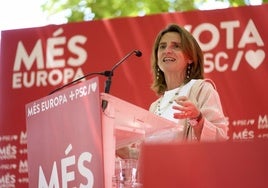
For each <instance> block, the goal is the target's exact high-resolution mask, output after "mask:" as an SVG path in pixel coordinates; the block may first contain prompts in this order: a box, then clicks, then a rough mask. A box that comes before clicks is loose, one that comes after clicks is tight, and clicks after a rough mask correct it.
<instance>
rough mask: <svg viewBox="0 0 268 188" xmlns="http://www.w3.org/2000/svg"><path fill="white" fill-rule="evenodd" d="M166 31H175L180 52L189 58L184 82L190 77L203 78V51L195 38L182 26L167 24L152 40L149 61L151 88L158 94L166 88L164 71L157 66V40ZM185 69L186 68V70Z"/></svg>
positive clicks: (162, 92)
mask: <svg viewBox="0 0 268 188" xmlns="http://www.w3.org/2000/svg"><path fill="white" fill-rule="evenodd" d="M168 32H176V33H178V34H179V35H180V37H181V45H182V52H183V53H184V55H185V57H187V58H188V59H190V60H191V61H192V63H191V64H190V67H191V70H190V74H189V78H187V77H186V74H187V73H186V72H185V80H184V84H186V83H188V82H189V81H190V80H191V79H203V78H204V59H203V52H202V50H201V48H200V46H199V45H198V43H197V41H196V40H195V38H194V37H193V36H192V35H191V34H190V33H189V32H188V31H187V30H186V29H184V28H183V27H180V26H178V25H176V24H171V25H168V26H167V27H166V28H165V29H163V30H162V31H160V32H159V34H158V35H157V37H156V40H155V42H154V47H153V52H152V57H151V63H152V72H153V83H152V86H151V88H152V90H154V91H155V92H156V93H157V94H158V95H162V94H164V92H165V91H166V88H167V84H166V80H165V77H164V73H163V72H162V71H161V70H160V68H159V67H158V58H157V53H158V47H159V42H160V40H161V39H162V37H163V35H164V34H166V33H168ZM186 71H187V70H186Z"/></svg>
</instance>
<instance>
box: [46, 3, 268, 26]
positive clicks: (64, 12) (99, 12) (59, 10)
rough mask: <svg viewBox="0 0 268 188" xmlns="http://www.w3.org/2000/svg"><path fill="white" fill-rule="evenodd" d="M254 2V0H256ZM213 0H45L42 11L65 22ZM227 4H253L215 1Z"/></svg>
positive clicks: (183, 8)
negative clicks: (58, 16) (62, 18)
mask: <svg viewBox="0 0 268 188" xmlns="http://www.w3.org/2000/svg"><path fill="white" fill-rule="evenodd" d="M251 1H252V0H251ZM253 1H254V0H253ZM209 2H212V1H211V0H161V1H159V0H157V1H155V0H46V2H45V3H44V4H43V5H42V9H43V11H44V12H45V13H46V14H47V15H48V17H49V16H53V15H61V17H64V18H65V19H66V22H75V21H89V20H98V19H104V18H105V19H107V18H115V17H128V16H144V15H150V14H157V13H163V12H174V11H176V12H182V11H190V10H196V9H201V7H202V5H204V4H206V3H209ZM214 2H217V3H222V4H223V3H224V5H225V7H226V6H228V7H237V6H244V5H250V3H247V2H250V0H218V1H216V0H214ZM262 2H263V3H267V2H268V0H263V1H262Z"/></svg>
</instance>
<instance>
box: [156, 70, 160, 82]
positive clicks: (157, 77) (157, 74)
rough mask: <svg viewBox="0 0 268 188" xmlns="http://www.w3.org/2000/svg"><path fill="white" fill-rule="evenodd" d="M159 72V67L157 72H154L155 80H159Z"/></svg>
mask: <svg viewBox="0 0 268 188" xmlns="http://www.w3.org/2000/svg"><path fill="white" fill-rule="evenodd" d="M159 72H160V69H159V68H157V73H156V79H157V80H159V76H160V73H159Z"/></svg>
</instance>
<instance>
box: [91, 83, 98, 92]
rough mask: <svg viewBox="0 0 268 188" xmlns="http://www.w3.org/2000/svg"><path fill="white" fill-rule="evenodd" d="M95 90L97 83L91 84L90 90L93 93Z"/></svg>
mask: <svg viewBox="0 0 268 188" xmlns="http://www.w3.org/2000/svg"><path fill="white" fill-rule="evenodd" d="M96 89H97V83H96V82H94V83H92V84H91V90H92V91H93V92H95V91H96Z"/></svg>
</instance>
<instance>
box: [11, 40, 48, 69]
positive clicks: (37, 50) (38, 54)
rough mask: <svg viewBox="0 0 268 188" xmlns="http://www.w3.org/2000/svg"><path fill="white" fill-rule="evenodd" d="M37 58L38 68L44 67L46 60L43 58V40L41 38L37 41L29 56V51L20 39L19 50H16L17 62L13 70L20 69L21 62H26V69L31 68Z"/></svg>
mask: <svg viewBox="0 0 268 188" xmlns="http://www.w3.org/2000/svg"><path fill="white" fill-rule="evenodd" d="M35 60H36V62H37V65H36V66H37V69H42V68H44V60H43V52H42V44H41V40H40V39H39V40H38V41H37V42H36V44H35V46H34V49H33V51H32V53H31V55H30V57H29V56H28V53H27V52H26V50H25V48H24V46H23V44H22V42H21V41H20V42H19V43H18V47H17V52H16V57H15V63H14V67H13V70H14V71H19V70H20V69H21V63H22V62H24V65H25V67H26V70H30V69H31V67H32V66H33V63H34V61H35Z"/></svg>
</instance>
